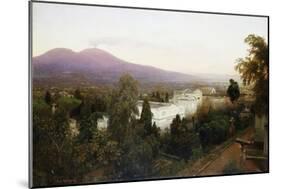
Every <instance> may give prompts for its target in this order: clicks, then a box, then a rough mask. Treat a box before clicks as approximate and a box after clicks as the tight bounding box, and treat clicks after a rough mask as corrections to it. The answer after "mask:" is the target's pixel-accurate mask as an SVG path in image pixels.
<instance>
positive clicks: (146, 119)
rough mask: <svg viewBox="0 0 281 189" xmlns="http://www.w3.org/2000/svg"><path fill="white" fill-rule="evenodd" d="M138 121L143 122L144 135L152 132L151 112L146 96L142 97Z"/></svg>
mask: <svg viewBox="0 0 281 189" xmlns="http://www.w3.org/2000/svg"><path fill="white" fill-rule="evenodd" d="M140 122H141V123H143V124H144V134H145V136H148V135H150V134H152V112H151V109H150V104H149V102H148V99H147V98H145V99H144V101H143V104H142V112H141V117H140Z"/></svg>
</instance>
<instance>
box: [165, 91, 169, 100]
mask: <svg viewBox="0 0 281 189" xmlns="http://www.w3.org/2000/svg"><path fill="white" fill-rule="evenodd" d="M165 102H169V93H168V92H166V95H165Z"/></svg>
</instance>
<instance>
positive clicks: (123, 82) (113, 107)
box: [108, 74, 139, 142]
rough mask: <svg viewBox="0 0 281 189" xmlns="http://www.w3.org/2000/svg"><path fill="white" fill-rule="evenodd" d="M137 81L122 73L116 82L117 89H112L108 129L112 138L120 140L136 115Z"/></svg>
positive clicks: (130, 126)
mask: <svg viewBox="0 0 281 189" xmlns="http://www.w3.org/2000/svg"><path fill="white" fill-rule="evenodd" d="M137 101H138V83H137V81H136V80H134V79H133V78H132V76H130V75H128V74H126V75H123V76H122V77H121V78H120V80H119V83H118V87H117V90H114V91H112V95H111V99H110V102H109V111H108V114H109V124H108V130H109V132H110V133H111V135H112V137H113V139H114V140H117V141H119V142H120V141H121V140H122V139H123V138H124V137H125V135H126V133H127V132H128V130H129V129H132V125H133V124H132V123H133V122H134V120H135V116H136V115H138V113H139V112H138V108H137Z"/></svg>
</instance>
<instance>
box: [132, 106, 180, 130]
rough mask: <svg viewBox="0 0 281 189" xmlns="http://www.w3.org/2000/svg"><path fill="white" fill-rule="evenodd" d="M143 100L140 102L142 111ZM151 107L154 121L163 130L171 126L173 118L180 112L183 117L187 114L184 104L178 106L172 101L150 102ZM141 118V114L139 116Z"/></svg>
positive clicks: (139, 107) (140, 110)
mask: <svg viewBox="0 0 281 189" xmlns="http://www.w3.org/2000/svg"><path fill="white" fill-rule="evenodd" d="M142 103H143V102H142V101H139V102H138V105H137V107H138V109H139V112H140V113H141V112H142ZM149 104H150V109H151V112H152V114H153V116H152V123H154V122H155V124H156V125H157V127H159V128H160V129H161V130H164V129H165V128H169V127H170V124H171V123H172V121H173V119H174V118H175V117H176V115H177V114H178V115H179V116H180V117H181V118H182V117H184V116H185V110H184V109H185V108H184V106H181V105H180V106H177V105H175V104H172V103H162V102H149ZM138 118H140V116H138Z"/></svg>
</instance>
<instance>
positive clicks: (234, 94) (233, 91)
mask: <svg viewBox="0 0 281 189" xmlns="http://www.w3.org/2000/svg"><path fill="white" fill-rule="evenodd" d="M229 83H230V85H229V86H228V89H227V95H228V97H229V98H230V101H231V102H232V103H234V102H235V101H237V100H238V98H239V97H240V90H239V85H238V83H237V82H236V81H234V80H233V79H230V80H229Z"/></svg>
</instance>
